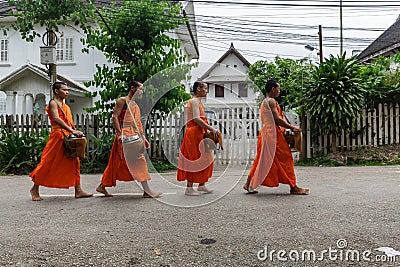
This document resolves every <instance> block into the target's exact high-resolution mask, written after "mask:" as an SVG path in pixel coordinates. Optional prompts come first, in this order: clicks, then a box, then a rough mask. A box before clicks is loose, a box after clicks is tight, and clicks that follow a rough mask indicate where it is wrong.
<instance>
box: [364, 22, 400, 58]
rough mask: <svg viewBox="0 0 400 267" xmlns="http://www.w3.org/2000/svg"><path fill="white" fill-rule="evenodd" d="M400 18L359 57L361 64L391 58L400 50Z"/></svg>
mask: <svg viewBox="0 0 400 267" xmlns="http://www.w3.org/2000/svg"><path fill="white" fill-rule="evenodd" d="M399 49H400V17H399V18H398V19H397V20H396V22H395V23H393V24H392V26H390V27H389V28H388V29H387V30H386V31H384V32H383V33H382V34H381V35H380V36H379V37H378V38H377V39H376V40H375V41H373V42H372V43H371V44H370V45H369V46H368V47H367V48H366V49H365V50H364V51H362V52H361V53H360V54H359V55H358V56H357V59H359V60H360V61H361V62H369V61H371V59H373V58H375V57H378V56H391V55H394V54H396V53H397V52H399V51H400V50H399Z"/></svg>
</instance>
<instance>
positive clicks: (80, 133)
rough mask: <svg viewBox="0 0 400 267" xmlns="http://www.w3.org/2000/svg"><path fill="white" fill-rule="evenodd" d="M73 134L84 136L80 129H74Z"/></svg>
mask: <svg viewBox="0 0 400 267" xmlns="http://www.w3.org/2000/svg"><path fill="white" fill-rule="evenodd" d="M72 134H73V135H76V136H78V137H82V136H83V132H81V131H78V130H73V131H72Z"/></svg>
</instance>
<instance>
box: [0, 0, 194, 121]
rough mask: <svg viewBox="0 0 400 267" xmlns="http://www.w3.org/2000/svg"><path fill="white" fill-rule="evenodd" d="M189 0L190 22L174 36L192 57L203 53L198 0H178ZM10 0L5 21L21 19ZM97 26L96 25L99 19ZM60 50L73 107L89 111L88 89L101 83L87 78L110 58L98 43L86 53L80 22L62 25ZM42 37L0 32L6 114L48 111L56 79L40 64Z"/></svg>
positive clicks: (61, 76) (1, 101) (0, 97)
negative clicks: (13, 13)
mask: <svg viewBox="0 0 400 267" xmlns="http://www.w3.org/2000/svg"><path fill="white" fill-rule="evenodd" d="M112 2H115V1H112V0H104V1H96V4H97V5H99V7H101V6H103V5H110V4H111V3H112ZM177 2H181V3H182V5H183V10H182V15H183V16H187V17H188V21H187V23H186V24H184V25H181V26H180V27H178V28H177V29H176V30H175V32H174V33H173V37H174V38H176V39H179V40H181V41H182V47H181V49H182V51H183V54H184V55H186V56H187V60H188V61H190V60H192V59H198V58H199V49H198V40H197V33H196V24H195V19H194V7H193V1H190V0H186V1H174V2H173V3H177ZM9 10H11V7H10V6H9V5H8V3H7V1H5V2H4V1H2V2H0V24H1V25H7V24H10V23H12V22H14V21H15V17H13V16H10V15H9V14H8V11H9ZM93 26H96V25H93ZM36 30H37V31H38V32H42V33H45V31H46V29H45V28H44V27H40V26H37V28H36ZM59 30H60V32H62V34H60V33H59V34H58V42H57V44H56V54H57V74H58V75H57V80H58V81H64V82H66V83H67V84H68V86H69V88H70V96H69V97H68V99H67V100H66V103H67V104H68V105H69V106H70V107H71V111H72V113H74V114H76V113H84V110H83V108H84V107H91V106H93V103H94V101H95V99H92V98H90V97H87V96H86V93H87V92H91V91H96V90H100V89H101V88H87V87H86V86H84V83H85V82H87V81H91V80H93V76H94V74H95V73H96V71H97V69H96V65H103V64H107V65H110V66H112V64H110V63H109V62H107V60H106V58H105V56H104V55H103V54H102V53H101V52H100V51H98V50H97V49H90V51H89V53H82V52H81V51H82V48H83V45H82V43H81V42H80V39H81V38H82V37H83V38H84V37H85V36H84V35H83V34H82V32H81V31H79V29H75V28H74V27H60V29H59ZM41 46H43V43H42V40H41V39H40V38H36V39H35V40H34V41H33V42H26V41H25V40H23V39H22V37H21V35H20V33H19V32H16V31H14V30H10V31H9V32H7V34H6V35H4V33H3V32H2V31H1V32H0V114H32V113H44V109H45V107H46V105H47V104H48V103H49V101H50V79H49V76H48V70H47V69H46V67H45V65H41V64H40V47H41Z"/></svg>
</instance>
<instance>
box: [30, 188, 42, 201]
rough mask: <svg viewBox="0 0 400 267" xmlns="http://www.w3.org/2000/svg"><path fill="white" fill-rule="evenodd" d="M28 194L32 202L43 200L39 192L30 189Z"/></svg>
mask: <svg viewBox="0 0 400 267" xmlns="http://www.w3.org/2000/svg"><path fill="white" fill-rule="evenodd" d="M29 192H31V196H32V201H42V200H43V198H42V197H41V196H40V194H39V190H37V189H34V188H32V189H31V190H30V191H29Z"/></svg>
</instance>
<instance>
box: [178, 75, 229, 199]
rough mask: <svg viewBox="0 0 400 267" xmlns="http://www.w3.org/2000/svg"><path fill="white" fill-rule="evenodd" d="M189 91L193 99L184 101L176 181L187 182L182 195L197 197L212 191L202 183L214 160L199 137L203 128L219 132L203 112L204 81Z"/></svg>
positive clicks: (211, 168)
mask: <svg viewBox="0 0 400 267" xmlns="http://www.w3.org/2000/svg"><path fill="white" fill-rule="evenodd" d="M193 93H194V96H193V98H192V99H190V100H189V102H188V104H187V112H186V114H187V125H186V127H187V128H186V132H185V136H184V138H183V141H182V146H181V148H180V153H179V159H178V173H177V180H178V181H187V187H186V191H185V195H188V196H200V195H202V194H203V193H211V192H213V190H212V189H210V188H208V187H206V185H205V184H206V182H208V180H209V179H210V177H211V176H212V171H213V168H214V159H213V156H212V152H211V151H206V150H205V145H204V140H203V136H204V133H205V132H206V131H210V132H211V133H212V134H214V135H215V137H219V135H220V134H221V133H220V131H219V130H218V129H215V128H213V127H211V126H210V125H209V124H208V122H207V119H206V116H205V113H204V105H203V103H202V102H201V99H202V98H205V97H206V96H207V84H206V83H204V82H195V83H194V86H193ZM193 183H198V184H199V186H198V187H197V192H196V191H195V190H194V189H193Z"/></svg>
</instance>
